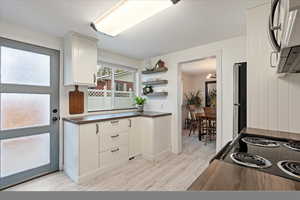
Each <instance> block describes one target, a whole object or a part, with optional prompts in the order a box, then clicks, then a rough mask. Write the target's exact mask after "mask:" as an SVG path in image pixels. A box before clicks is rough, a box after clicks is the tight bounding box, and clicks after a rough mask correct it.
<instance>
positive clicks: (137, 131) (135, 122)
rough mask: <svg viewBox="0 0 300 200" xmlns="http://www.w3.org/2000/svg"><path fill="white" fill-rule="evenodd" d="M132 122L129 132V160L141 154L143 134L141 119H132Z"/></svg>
mask: <svg viewBox="0 0 300 200" xmlns="http://www.w3.org/2000/svg"><path fill="white" fill-rule="evenodd" d="M129 120H130V123H131V125H130V131H129V158H130V157H134V156H137V155H139V154H141V147H142V146H141V143H142V133H141V128H142V127H141V126H140V118H132V119H129Z"/></svg>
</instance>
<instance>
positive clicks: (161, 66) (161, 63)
mask: <svg viewBox="0 0 300 200" xmlns="http://www.w3.org/2000/svg"><path fill="white" fill-rule="evenodd" d="M164 68H166V67H165V62H164V61H162V60H158V61H157V63H156V64H155V67H154V69H155V70H160V69H164Z"/></svg>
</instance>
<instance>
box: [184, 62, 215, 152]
mask: <svg viewBox="0 0 300 200" xmlns="http://www.w3.org/2000/svg"><path fill="white" fill-rule="evenodd" d="M216 68H217V63H216V56H210V57H206V58H201V59H199V60H196V61H191V62H186V63H182V64H181V68H180V73H181V77H182V94H181V96H182V117H181V118H182V127H183V129H182V138H183V139H182V141H183V151H184V149H185V147H186V146H187V145H191V144H196V145H199V146H202V145H205V146H207V145H208V146H209V147H210V148H211V149H212V150H215V149H216V133H217V124H216V116H217V112H216V107H217V82H216V78H217V77H216ZM187 141H189V142H187Z"/></svg>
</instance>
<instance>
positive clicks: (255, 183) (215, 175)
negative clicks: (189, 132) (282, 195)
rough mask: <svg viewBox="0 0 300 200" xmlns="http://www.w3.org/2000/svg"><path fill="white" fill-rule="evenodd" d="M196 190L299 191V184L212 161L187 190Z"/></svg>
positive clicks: (253, 170) (249, 169)
mask: <svg viewBox="0 0 300 200" xmlns="http://www.w3.org/2000/svg"><path fill="white" fill-rule="evenodd" d="M188 190H190V191H198V190H230V191H232V190H287V191H291V190H300V182H297V181H293V180H290V179H286V178H282V177H279V176H274V175H271V174H268V173H264V172H261V171H258V170H255V169H251V168H247V167H241V166H239V165H233V164H230V163H226V162H223V161H220V160H214V161H213V162H212V163H211V164H210V165H209V167H208V168H206V170H205V171H204V172H203V173H202V174H201V175H200V176H199V177H198V178H197V179H196V180H195V181H194V183H193V184H192V185H191V186H190V187H189V188H188Z"/></svg>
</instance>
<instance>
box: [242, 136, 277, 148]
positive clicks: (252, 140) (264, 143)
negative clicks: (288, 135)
mask: <svg viewBox="0 0 300 200" xmlns="http://www.w3.org/2000/svg"><path fill="white" fill-rule="evenodd" d="M242 141H243V142H245V143H247V144H251V145H255V146H260V147H279V146H280V144H279V143H278V142H276V141H272V140H268V139H264V138H259V137H244V138H242Z"/></svg>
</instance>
